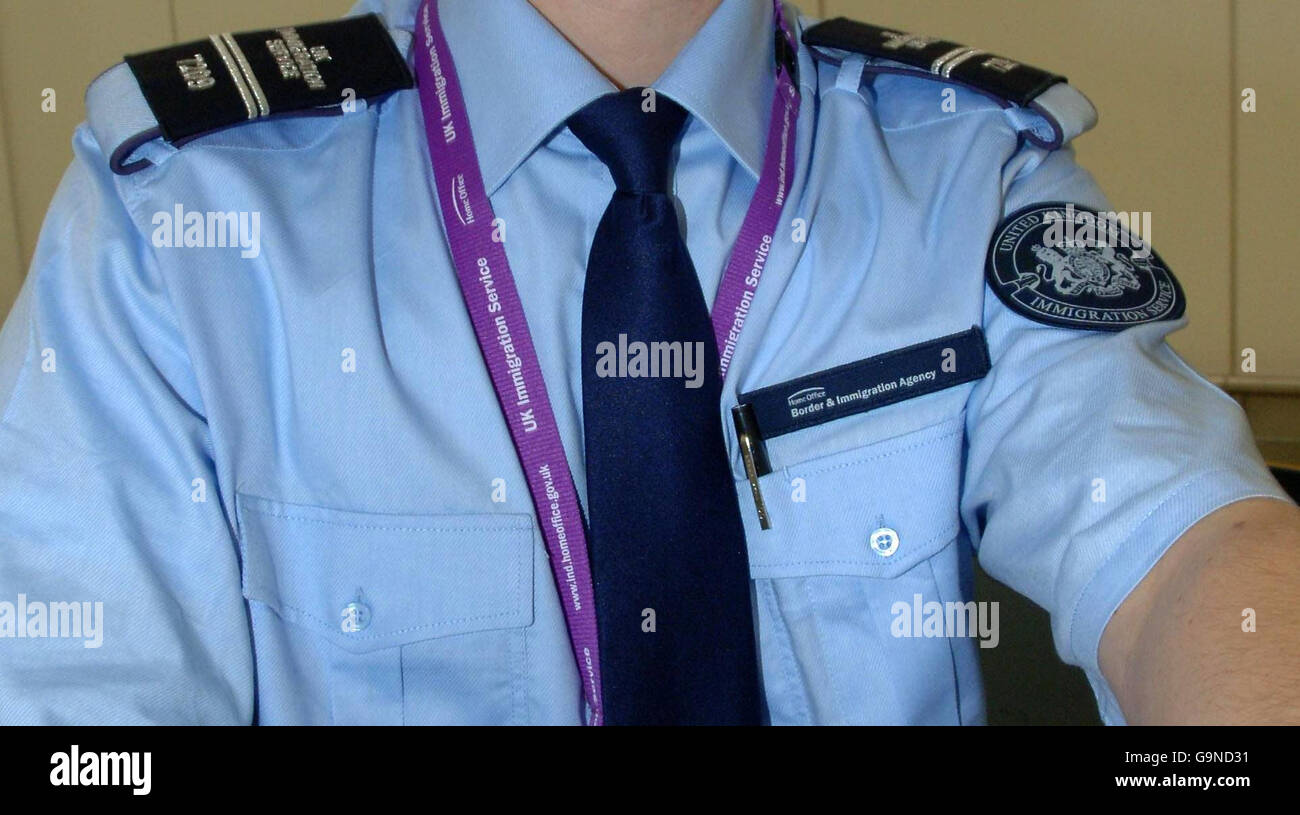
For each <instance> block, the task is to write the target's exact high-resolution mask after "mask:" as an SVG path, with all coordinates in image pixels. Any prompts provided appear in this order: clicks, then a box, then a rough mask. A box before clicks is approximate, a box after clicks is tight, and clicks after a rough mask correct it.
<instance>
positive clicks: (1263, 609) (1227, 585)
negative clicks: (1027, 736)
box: [1100, 498, 1300, 724]
mask: <svg viewBox="0 0 1300 815" xmlns="http://www.w3.org/2000/svg"><path fill="white" fill-rule="evenodd" d="M1252 621H1253V625H1250V623H1251V622H1252ZM1251 628H1253V629H1254V630H1253V631H1252V630H1249V629H1251ZM1100 659H1101V668H1102V672H1103V673H1104V674H1105V675H1106V678H1107V680H1108V681H1109V682H1110V684H1111V687H1112V689H1113V690H1114V691H1115V694H1116V696H1117V697H1118V699H1119V702H1120V706H1121V708H1123V711H1124V715H1125V718H1126V719H1127V720H1128V721H1129V723H1130V724H1162V723H1163V724H1173V723H1193V722H1195V723H1222V724H1227V723H1253V724H1265V723H1290V724H1295V723H1300V509H1297V508H1296V507H1295V506H1293V505H1291V504H1287V503H1284V502H1282V501H1277V500H1272V499H1266V498H1256V499H1249V500H1245V501H1239V502H1237V503H1235V504H1231V505H1229V506H1226V507H1223V508H1222V509H1220V510H1218V511H1216V512H1214V513H1212V514H1211V515H1209V516H1207V517H1206V518H1204V519H1202V520H1201V521H1200V522H1199V523H1197V524H1196V525H1195V526H1193V527H1192V528H1191V529H1189V530H1188V531H1187V532H1186V533H1184V534H1183V536H1182V537H1181V538H1179V539H1178V541H1177V542H1175V543H1174V545H1173V546H1172V547H1171V548H1170V549H1169V551H1168V552H1166V553H1165V556H1164V557H1162V558H1161V559H1160V561H1159V562H1158V563H1157V564H1156V565H1155V567H1154V568H1152V570H1151V572H1150V573H1149V574H1148V575H1147V576H1146V578H1145V579H1144V580H1143V581H1142V582H1141V583H1140V584H1139V585H1138V587H1137V588H1136V589H1134V590H1133V592H1132V594H1130V595H1129V597H1128V599H1126V600H1125V601H1124V603H1123V604H1122V605H1121V606H1120V607H1119V609H1118V610H1116V612H1115V615H1114V616H1113V617H1112V618H1111V621H1110V624H1109V625H1108V626H1107V627H1106V632H1105V634H1104V635H1103V636H1102V641H1101V652H1100Z"/></svg>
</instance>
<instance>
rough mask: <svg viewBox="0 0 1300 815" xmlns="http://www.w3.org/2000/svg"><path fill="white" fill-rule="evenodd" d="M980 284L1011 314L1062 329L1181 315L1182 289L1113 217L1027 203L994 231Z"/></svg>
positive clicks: (1118, 326) (1112, 327)
mask: <svg viewBox="0 0 1300 815" xmlns="http://www.w3.org/2000/svg"><path fill="white" fill-rule="evenodd" d="M985 274H986V276H987V278H988V284H989V286H990V287H991V288H992V289H993V291H994V293H996V294H997V296H998V299H999V300H1001V301H1002V302H1003V303H1005V304H1006V305H1007V307H1008V308H1010V309H1011V310H1012V311H1015V312H1016V313H1018V314H1021V315H1023V316H1025V317H1028V318H1030V319H1031V320H1036V321H1038V322H1040V323H1047V324H1048V325H1056V326H1062V327H1065V328H1080V329H1089V330H1093V331H1122V330H1124V329H1125V328H1128V327H1130V326H1134V325H1140V324H1142V323H1151V322H1155V321H1157V320H1176V319H1178V318H1179V317H1181V316H1183V309H1184V308H1185V307H1186V301H1185V299H1184V297H1183V290H1182V287H1181V286H1179V285H1178V281H1177V280H1176V279H1175V278H1174V276H1173V274H1172V273H1171V272H1170V271H1169V268H1168V267H1167V266H1165V263H1164V261H1163V260H1161V259H1160V256H1159V255H1157V254H1156V253H1155V251H1154V250H1153V249H1151V247H1150V245H1149V244H1147V243H1146V242H1145V241H1143V240H1142V239H1141V238H1139V237H1137V236H1135V235H1132V234H1131V233H1130V232H1129V230H1128V228H1127V226H1126V225H1125V224H1124V223H1123V221H1121V220H1120V219H1119V218H1118V217H1117V216H1116V215H1115V214H1114V213H1101V214H1098V213H1097V212H1096V211H1094V210H1091V209H1088V208H1087V207H1081V206H1078V205H1076V204H1069V203H1060V202H1051V203H1042V204H1033V205H1031V206H1028V207H1025V208H1023V209H1020V210H1017V211H1016V212H1013V213H1012V214H1011V215H1009V216H1007V218H1006V219H1005V220H1004V221H1003V222H1002V225H1001V226H999V227H998V230H997V232H996V233H995V234H994V235H993V242H992V243H990V244H989V253H988V260H987V262H986V264H985Z"/></svg>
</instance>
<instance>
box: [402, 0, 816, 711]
mask: <svg viewBox="0 0 1300 815" xmlns="http://www.w3.org/2000/svg"><path fill="white" fill-rule="evenodd" d="M773 6H774V7H775V9H776V24H777V32H778V35H779V36H778V37H777V81H776V94H775V98H774V99H773V102H772V116H771V120H770V123H769V125H768V133H767V150H766V153H765V155H764V157H763V172H762V174H761V175H760V176H759V179H758V189H757V190H756V191H755V192H754V198H753V200H752V201H750V204H749V211H748V212H747V213H746V214H745V220H744V223H742V224H741V228H740V236H739V238H737V240H736V245H735V246H734V247H733V248H732V250H731V257H730V259H729V260H728V261H727V268H726V270H725V271H724V272H723V276H722V281H721V282H720V283H719V284H718V293H717V297H716V299H715V302H714V306H713V333H714V337H715V338H716V340H717V343H718V353H719V356H720V358H721V365H720V370H721V373H722V375H723V377H725V376H726V374H727V367H728V366H729V365H730V364H731V358H732V356H733V354H734V353H735V349H736V340H737V339H738V338H739V336H740V330H741V328H742V327H743V326H744V324H745V319H746V317H747V316H748V315H749V309H750V304H751V303H752V301H753V299H754V292H755V291H756V290H757V289H758V281H759V278H760V277H761V276H762V274H763V267H764V266H765V265H766V263H767V256H768V253H769V252H770V251H771V248H772V240H773V237H774V236H775V234H776V229H777V227H778V226H779V223H780V217H781V207H782V205H783V204H784V203H785V198H786V193H787V192H788V190H789V177H790V174H791V171H792V169H793V167H794V133H795V123H796V122H797V121H798V118H799V91H798V89H797V88H796V87H795V84H794V78H793V72H794V65H795V46H794V39H793V37H792V36H791V35H790V29H789V27H788V26H787V25H786V22H785V16H784V14H783V13H782V11H781V3H780V0H773ZM415 43H416V45H415V47H414V50H415V56H416V59H415V72H416V78H417V80H418V84H419V91H420V106H421V109H422V110H423V112H424V129H425V135H426V136H427V137H428V141H429V160H430V162H431V163H432V164H433V178H434V186H435V187H436V188H437V195H438V205H439V209H440V212H441V217H442V228H443V231H444V232H446V234H447V243H448V244H449V245H450V247H451V258H452V263H453V264H454V265H455V267H456V277H457V280H458V281H459V283H460V290H461V294H462V295H463V296H464V298H465V308H466V309H467V310H468V311H469V317H470V322H471V323H473V325H474V333H475V334H476V335H477V337H478V345H479V350H480V351H482V353H483V360H484V362H485V364H486V365H487V369H488V374H489V376H491V378H492V387H493V388H494V389H495V390H496V394H497V401H498V402H500V404H501V412H502V413H503V414H504V416H505V419H506V424H507V426H508V427H509V428H510V437H511V439H512V440H513V442H514V445H515V451H516V452H517V453H518V455H519V463H520V465H521V466H522V467H523V471H524V477H525V478H526V479H527V480H528V490H529V492H530V493H531V494H532V498H533V506H534V507H535V508H536V510H537V516H538V521H539V523H540V524H541V528H542V537H543V538H544V539H545V540H546V553H547V555H548V556H549V558H550V561H551V571H552V573H553V574H554V575H555V582H556V585H557V586H558V588H559V591H560V596H561V602H562V604H563V606H564V618H565V621H566V622H567V624H568V627H569V641H570V642H571V643H572V645H573V654H574V657H575V659H576V660H577V663H578V673H579V674H580V675H581V676H582V677H583V696H584V697H585V698H586V701H587V706H588V708H589V718H588V722H589V723H590V724H592V725H599V724H602V723H603V721H604V716H603V715H602V714H603V709H602V706H601V696H600V692H601V686H600V651H599V644H598V641H597V638H596V604H595V598H594V596H593V591H592V581H591V564H590V562H589V561H588V559H587V536H586V532H585V529H584V527H583V521H582V514H581V513H580V511H579V510H578V499H577V490H576V489H575V487H574V485H573V475H572V471H571V470H570V469H569V462H568V459H567V458H566V457H565V455H564V446H563V444H562V443H561V441H560V431H559V427H558V425H557V424H556V422H555V414H554V412H553V411H552V410H551V401H550V398H549V397H548V396H547V394H546V383H545V382H544V381H543V379H542V371H541V366H540V365H539V363H538V360H537V352H536V350H535V349H534V348H533V339H532V335H531V334H529V332H528V321H527V320H526V319H525V318H524V307H523V303H522V302H521V301H520V299H519V291H518V290H517V289H516V288H515V281H514V276H513V275H512V274H511V272H510V263H509V262H508V261H507V260H506V253H505V248H504V246H503V245H502V244H501V243H500V242H498V241H494V240H493V238H492V222H493V220H495V218H496V215H495V214H494V213H493V211H492V205H491V203H490V202H489V201H488V197H487V190H486V188H485V187H484V185H483V176H482V173H481V172H480V170H479V166H478V158H477V153H476V151H475V149H474V139H473V137H472V136H471V135H470V129H469V117H468V116H467V114H466V109H465V99H464V96H463V95H462V94H461V90H460V82H459V81H458V80H457V78H456V68H455V66H454V65H453V64H452V59H451V49H450V48H448V47H447V38H446V36H445V35H444V34H443V31H442V25H441V23H440V22H439V20H438V2H437V0H423V2H422V3H421V4H420V11H419V14H418V15H417V17H416V31H415ZM449 213H454V214H455V218H454V219H453V218H449V217H448V214H449Z"/></svg>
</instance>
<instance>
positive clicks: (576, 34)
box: [529, 0, 752, 89]
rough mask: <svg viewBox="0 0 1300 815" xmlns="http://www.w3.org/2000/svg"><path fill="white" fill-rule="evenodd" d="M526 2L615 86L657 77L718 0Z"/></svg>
mask: <svg viewBox="0 0 1300 815" xmlns="http://www.w3.org/2000/svg"><path fill="white" fill-rule="evenodd" d="M529 2H530V3H532V5H533V7H534V8H536V9H537V10H538V11H539V12H541V14H542V16H543V17H545V18H546V19H547V20H548V21H549V22H550V24H551V25H553V26H555V28H556V29H557V30H558V31H559V32H560V33H561V34H563V35H564V38H565V39H567V40H568V41H569V43H570V44H571V45H573V47H574V48H576V49H578V51H579V52H581V53H582V55H583V56H584V57H586V58H587V60H588V61H589V62H591V64H592V65H594V66H596V68H597V69H598V70H599V71H600V72H601V73H602V74H604V75H605V76H606V77H608V78H609V80H610V81H611V82H613V83H614V84H615V85H617V86H618V87H619V88H620V89H621V88H632V87H638V86H643V85H650V84H651V83H653V82H654V81H655V80H656V79H658V78H659V76H660V75H661V74H663V72H664V70H666V69H667V68H668V66H669V65H670V64H671V63H672V61H673V59H674V58H676V56H677V54H678V52H680V51H681V50H682V48H683V47H685V46H686V43H688V42H690V40H691V37H693V36H695V32H696V31H699V30H700V26H702V25H704V21H705V20H707V19H709V16H710V15H711V14H713V12H714V10H715V9H717V7H718V5H719V3H721V0H529ZM745 2H752V0H745Z"/></svg>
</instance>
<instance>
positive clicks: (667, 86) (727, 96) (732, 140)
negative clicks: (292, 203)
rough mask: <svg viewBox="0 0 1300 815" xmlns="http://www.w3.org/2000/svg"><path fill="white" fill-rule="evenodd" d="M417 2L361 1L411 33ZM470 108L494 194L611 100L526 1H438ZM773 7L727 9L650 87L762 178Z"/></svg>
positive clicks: (733, 2) (606, 87)
mask: <svg viewBox="0 0 1300 815" xmlns="http://www.w3.org/2000/svg"><path fill="white" fill-rule="evenodd" d="M419 4H420V0H363V2H362V3H360V4H359V8H358V9H357V10H358V11H371V10H373V11H379V12H380V13H382V14H383V15H384V17H385V19H386V20H387V21H388V23H389V25H391V26H393V27H395V28H404V29H407V30H410V29H413V28H414V22H415V14H416V10H417V9H418V8H419ZM438 13H439V17H440V18H441V20H442V25H443V29H444V30H445V31H446V35H447V42H448V44H449V45H450V46H451V52H452V58H453V59H454V60H455V64H456V72H457V75H458V76H459V78H460V84H461V88H462V90H463V91H464V95H465V104H466V105H467V107H468V108H469V122H470V129H471V131H472V132H473V134H474V144H475V147H476V148H477V152H478V158H479V165H480V167H481V168H482V172H483V181H484V183H485V184H486V186H487V189H488V192H489V193H492V192H494V191H495V190H496V189H497V188H498V187H499V186H501V184H502V183H504V182H505V180H506V179H507V178H508V177H509V176H510V173H512V172H513V171H514V169H515V168H516V167H518V166H519V165H520V164H521V163H523V161H524V160H525V159H527V158H528V156H529V155H530V154H531V153H532V152H533V151H534V150H535V149H537V147H538V146H539V145H540V144H542V143H543V142H544V141H545V140H546V139H547V138H548V137H549V136H550V134H551V133H553V132H554V131H555V130H556V129H557V128H559V127H562V126H563V124H564V122H565V120H566V119H568V118H569V116H571V115H572V114H574V113H576V112H577V111H578V110H580V109H581V108H582V107H583V106H584V105H586V104H587V103H589V102H591V101H592V100H593V99H595V98H596V97H598V96H600V95H602V94H605V93H610V92H612V91H614V90H615V88H614V86H613V84H612V83H610V81H609V80H608V79H606V78H605V77H604V76H603V75H602V74H601V73H600V72H599V71H597V70H596V69H595V68H594V67H593V66H592V65H591V63H589V62H588V61H587V59H586V58H585V57H583V56H582V54H580V53H579V52H578V51H577V49H575V48H574V47H573V46H572V45H570V44H569V42H568V41H567V40H565V39H564V36H563V35H562V34H560V32H559V31H557V30H556V29H555V28H554V27H552V26H551V24H550V23H549V22H547V20H546V18H545V17H543V16H542V15H541V13H540V12H538V11H537V10H536V9H535V8H533V7H532V5H530V4H529V3H528V2H526V0H491V1H490V2H484V0H439V3H438ZM772 25H773V22H772V6H771V4H770V3H768V2H765V0H722V3H721V4H720V5H719V7H718V9H717V10H716V11H715V12H714V13H713V15H712V16H710V17H709V19H708V20H707V21H705V23H704V25H703V26H702V27H701V28H700V30H699V31H698V32H696V34H695V36H694V37H693V38H692V39H691V41H690V42H689V43H687V45H686V47H685V48H683V49H682V51H681V53H679V54H678V55H677V58H676V59H675V60H674V61H673V63H672V64H671V65H670V66H669V67H668V69H667V70H666V71H665V72H664V73H663V76H661V77H660V78H659V80H658V81H657V82H655V83H654V87H655V89H656V90H657V91H658V92H659V93H663V94H666V95H667V96H668V97H669V98H671V99H673V100H675V101H676V102H678V103H679V104H681V105H682V107H684V108H686V109H687V110H688V111H690V112H691V113H692V114H694V116H695V117H696V118H697V119H699V120H700V121H702V122H703V123H704V124H706V125H708V127H709V128H710V129H711V130H712V131H713V132H714V134H716V135H717V137H718V138H719V139H720V140H721V141H722V143H723V144H724V145H726V147H727V149H728V150H729V151H730V152H731V154H732V155H733V156H734V157H735V158H736V160H737V161H739V162H740V163H741V164H742V165H743V166H744V167H745V168H746V169H748V170H749V172H750V173H751V174H752V175H753V176H754V177H755V178H757V177H758V174H759V172H760V170H761V169H762V164H763V150H764V147H765V145H766V139H767V120H768V115H769V113H770V110H771V104H772V94H773V93H774V86H775V72H774V69H773V65H772V47H773V46H772V43H773V39H772V30H773V29H772Z"/></svg>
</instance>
